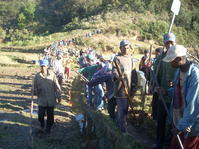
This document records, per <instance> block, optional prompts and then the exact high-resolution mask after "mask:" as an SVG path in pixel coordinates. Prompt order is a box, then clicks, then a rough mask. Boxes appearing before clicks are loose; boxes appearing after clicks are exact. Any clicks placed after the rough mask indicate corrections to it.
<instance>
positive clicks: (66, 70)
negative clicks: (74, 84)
mask: <svg viewBox="0 0 199 149" xmlns="http://www.w3.org/2000/svg"><path fill="white" fill-rule="evenodd" d="M64 74H66V75H67V79H68V78H69V77H70V68H68V67H65V72H64Z"/></svg>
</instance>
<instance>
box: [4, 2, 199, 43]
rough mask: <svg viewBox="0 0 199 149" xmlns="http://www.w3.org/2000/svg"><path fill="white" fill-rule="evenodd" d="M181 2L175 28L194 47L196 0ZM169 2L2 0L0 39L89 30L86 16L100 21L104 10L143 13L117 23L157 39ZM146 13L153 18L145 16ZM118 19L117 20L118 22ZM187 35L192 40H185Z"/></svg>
mask: <svg viewBox="0 0 199 149" xmlns="http://www.w3.org/2000/svg"><path fill="white" fill-rule="evenodd" d="M181 2H182V6H181V10H180V14H179V15H178V16H177V17H176V20H175V25H176V26H177V27H178V28H176V29H175V28H174V30H175V31H176V32H177V33H178V34H179V38H180V41H181V42H183V43H184V44H187V45H188V46H196V45H197V44H198V43H197V42H198V37H199V15H198V12H199V1H198V0H181ZM171 4H172V0H162V1H161V2H160V1H159V0H67V1H66V0H1V1H0V14H1V15H0V40H1V41H4V42H10V41H11V42H14V41H28V40H34V39H35V37H37V36H44V35H49V34H51V33H55V32H65V31H70V30H73V29H90V26H85V25H83V24H84V23H82V22H83V21H85V20H86V19H89V18H91V17H92V18H93V16H94V17H95V16H97V15H98V16H99V15H100V17H101V18H102V21H106V20H105V19H104V15H105V14H106V13H108V12H119V11H122V12H126V13H127V14H129V12H134V13H136V14H137V15H138V16H139V15H140V14H142V16H141V17H140V18H138V21H137V22H133V23H134V24H132V25H131V27H129V25H125V24H124V25H123V26H120V30H121V31H122V32H123V31H125V32H126V33H129V35H132V32H131V31H130V30H138V32H139V35H141V36H142V37H143V38H145V39H155V40H157V41H158V40H159V36H161V35H160V34H162V32H163V31H164V32H166V31H167V30H168V26H169V22H170V21H171V17H172V13H171V11H170V7H171ZM148 14H152V15H151V16H152V17H153V16H154V18H155V19H153V18H148V16H147V15H148ZM134 16H135V15H134ZM109 19H113V18H109ZM120 19H122V18H118V20H117V21H118V22H120ZM150 19H151V20H150ZM147 20H148V21H147ZM116 29H117V28H115V30H116ZM134 34H135V31H134ZM190 36H191V39H192V41H187V39H190Z"/></svg>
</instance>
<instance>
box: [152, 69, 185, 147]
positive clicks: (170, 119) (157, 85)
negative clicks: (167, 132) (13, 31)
mask: <svg viewBox="0 0 199 149" xmlns="http://www.w3.org/2000/svg"><path fill="white" fill-rule="evenodd" d="M152 76H153V81H154V83H155V86H156V87H157V88H159V87H160V86H159V83H158V81H157V78H156V76H155V74H154V72H153V71H152ZM158 93H159V96H160V100H161V101H162V103H163V106H164V109H165V110H166V113H167V116H168V119H169V121H170V122H171V124H172V127H173V128H176V126H175V124H174V122H173V119H172V117H171V115H170V113H169V110H168V108H167V105H166V103H165V101H164V97H163V94H162V93H161V92H158ZM176 136H177V139H178V143H179V145H180V147H181V149H184V147H183V144H182V141H181V139H180V137H179V135H178V134H177V135H176Z"/></svg>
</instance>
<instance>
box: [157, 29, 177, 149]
mask: <svg viewBox="0 0 199 149" xmlns="http://www.w3.org/2000/svg"><path fill="white" fill-rule="evenodd" d="M163 39H164V40H163V41H164V46H165V48H164V51H163V52H162V54H161V55H160V56H159V57H158V58H157V60H156V62H155V63H154V73H153V78H156V79H157V82H158V84H159V87H161V88H164V89H165V90H167V89H168V88H169V84H171V82H172V80H173V78H174V74H175V71H176V68H173V67H171V65H170V64H168V63H166V62H164V61H162V59H163V58H164V57H165V56H166V53H167V51H168V49H169V48H170V47H171V46H172V45H175V35H174V34H173V33H166V34H165V35H164V36H163ZM154 92H157V89H156V88H155V89H154ZM158 94H159V93H158ZM158 98H159V100H158V102H157V128H156V137H157V139H156V144H155V146H154V147H153V148H154V149H162V148H163V147H164V146H165V147H169V146H170V140H171V126H170V124H169V123H168V122H167V121H166V119H167V113H166V110H165V108H164V105H163V103H162V101H161V100H160V97H158ZM171 100H172V98H171V97H169V96H164V101H165V103H166V105H167V107H168V109H169V107H170V104H171ZM166 126H168V127H166ZM166 128H167V129H168V130H167V131H166V130H165V129H166ZM165 133H166V134H165ZM165 136H166V137H165Z"/></svg>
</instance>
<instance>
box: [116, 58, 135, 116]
mask: <svg viewBox="0 0 199 149" xmlns="http://www.w3.org/2000/svg"><path fill="white" fill-rule="evenodd" d="M116 60H117V59H115V61H114V64H115V66H116V70H117V72H118V75H119V77H120V78H121V82H122V87H123V89H124V93H125V95H126V96H127V99H128V102H129V105H130V107H131V110H132V111H133V113H134V114H135V112H134V109H133V104H132V102H131V98H130V96H129V94H128V90H127V88H126V86H125V82H124V80H123V79H122V73H121V71H120V69H119V66H118V64H117V62H116Z"/></svg>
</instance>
